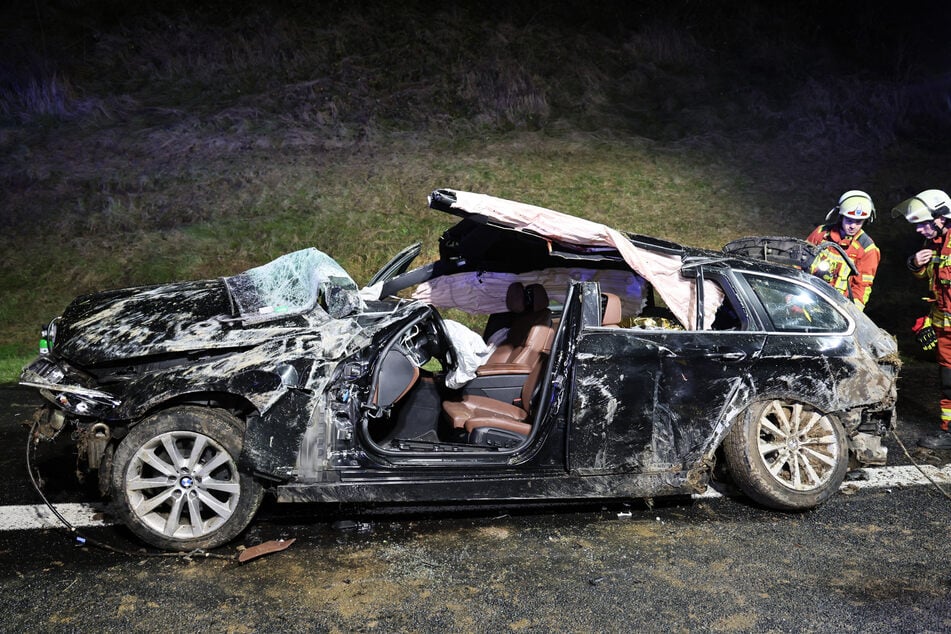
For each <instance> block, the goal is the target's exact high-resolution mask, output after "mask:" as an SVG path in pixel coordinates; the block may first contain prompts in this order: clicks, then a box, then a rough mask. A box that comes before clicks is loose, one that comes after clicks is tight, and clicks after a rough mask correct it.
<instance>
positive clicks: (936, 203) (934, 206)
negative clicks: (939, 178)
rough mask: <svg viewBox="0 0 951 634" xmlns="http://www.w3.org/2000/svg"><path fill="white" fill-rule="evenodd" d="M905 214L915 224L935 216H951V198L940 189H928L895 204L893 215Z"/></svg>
mask: <svg viewBox="0 0 951 634" xmlns="http://www.w3.org/2000/svg"><path fill="white" fill-rule="evenodd" d="M899 216H904V217H905V220H907V221H908V222H910V223H911V224H913V225H916V224H918V223H920V222H928V221H929V220H934V219H935V218H951V198H948V195H947V194H946V193H944V192H943V191H941V190H940V189H926V190H925V191H923V192H921V193H919V194H918V195H917V196H912V197H911V198H909V199H908V200H903V201H902V202H900V203H898V204H897V205H895V208H894V209H892V217H894V218H898V217H899Z"/></svg>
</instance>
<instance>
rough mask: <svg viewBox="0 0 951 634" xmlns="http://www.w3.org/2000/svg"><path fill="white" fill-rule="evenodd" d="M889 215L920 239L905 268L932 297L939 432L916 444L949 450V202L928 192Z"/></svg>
mask: <svg viewBox="0 0 951 634" xmlns="http://www.w3.org/2000/svg"><path fill="white" fill-rule="evenodd" d="M892 215H893V216H895V217H896V218H897V217H898V216H904V217H905V220H907V221H908V222H910V223H911V224H913V225H914V226H915V231H917V232H918V233H919V234H920V235H921V236H922V237H923V238H924V245H923V248H922V249H920V250H919V251H916V252H915V253H914V254H912V255H911V256H910V257H909V258H908V261H907V264H908V268H909V269H911V272H912V274H914V276H915V277H917V278H921V279H926V280H928V286H929V287H930V289H931V292H932V293H933V296H934V297H933V299H934V302H933V303H932V305H931V312H930V313H929V315H928V317H929V318H930V320H931V327H932V328H933V329H934V337H935V338H936V339H937V356H938V368H939V372H940V377H941V428H940V430H939V431H938V433H937V434H934V435H931V436H924V437H922V438H920V439H919V440H918V444H919V445H920V446H922V447H926V448H928V449H951V232H949V231H948V229H949V228H951V199H949V198H948V195H947V194H946V193H944V192H943V191H941V190H940V189H928V190H925V191H923V192H921V193H920V194H918V195H917V196H913V197H911V198H909V199H908V200H905V201H903V202H901V203H899V204H898V205H897V206H896V207H895V208H894V209H893V210H892ZM919 341H921V338H920V334H919ZM931 343H932V344H933V340H932V342H931ZM924 347H926V348H927V347H928V346H924Z"/></svg>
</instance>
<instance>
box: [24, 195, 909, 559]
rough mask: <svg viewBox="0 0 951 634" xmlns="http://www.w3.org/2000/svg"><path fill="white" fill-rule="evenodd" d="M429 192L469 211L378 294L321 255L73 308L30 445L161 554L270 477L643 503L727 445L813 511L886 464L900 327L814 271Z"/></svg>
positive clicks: (353, 488) (34, 367) (301, 495)
mask: <svg viewBox="0 0 951 634" xmlns="http://www.w3.org/2000/svg"><path fill="white" fill-rule="evenodd" d="M429 205H430V207H432V208H433V209H435V210H438V211H441V212H446V213H448V214H452V215H455V216H458V217H459V221H458V223H457V224H455V225H454V226H452V227H451V228H449V229H448V230H447V231H445V233H444V234H443V236H442V238H441V239H440V243H439V258H438V259H437V260H436V261H434V262H431V263H428V264H426V265H424V266H421V267H418V268H413V269H411V268H410V265H411V262H412V260H413V259H414V258H415V256H416V255H418V254H419V252H420V247H419V245H415V246H414V247H411V248H409V249H407V250H406V251H404V252H403V253H401V254H400V255H399V256H398V257H397V258H396V259H395V260H394V261H392V262H391V263H390V264H389V265H387V266H386V267H384V269H383V270H382V271H381V272H380V273H379V274H377V276H375V277H374V278H373V279H372V280H370V282H369V284H367V285H366V286H365V287H363V288H360V287H359V286H358V284H357V283H356V282H355V281H354V280H353V279H352V278H351V277H350V276H349V275H348V274H347V273H346V271H344V270H343V269H342V268H341V267H340V266H339V265H338V264H337V263H336V262H335V261H334V260H333V259H331V258H330V257H329V256H327V255H325V254H323V253H321V252H320V251H317V250H316V249H305V250H302V251H298V252H295V253H290V254H287V255H284V256H283V257H280V258H278V259H277V260H275V261H273V262H271V263H269V264H265V265H263V266H260V267H257V268H253V269H251V270H249V271H245V272H243V273H239V274H237V275H233V276H230V277H224V278H221V279H214V280H204V281H195V282H179V283H172V284H164V285H159V286H150V287H142V288H129V289H122V290H114V291H108V292H104V293H96V294H91V295H84V296H81V297H79V298H77V299H76V300H75V301H73V302H72V303H71V304H70V305H69V306H68V307H67V308H66V310H65V311H64V312H63V314H62V315H61V316H60V317H57V318H56V319H54V320H53V321H52V322H50V324H49V326H48V327H47V328H46V329H45V331H44V333H43V338H42V343H41V354H40V356H39V357H38V358H37V359H36V360H35V361H34V362H33V363H31V364H30V365H29V366H27V367H26V368H25V369H24V370H23V373H22V376H21V381H20V382H21V384H22V385H26V386H31V387H33V388H36V389H38V390H39V392H40V393H41V394H42V396H43V397H44V399H45V400H46V401H47V402H48V404H46V405H44V407H43V408H42V409H41V411H40V412H38V414H37V416H36V417H35V419H34V422H33V424H32V428H33V431H32V434H33V436H34V438H36V439H52V438H54V437H56V436H57V435H58V434H59V433H60V432H62V431H63V430H69V432H70V435H71V438H73V439H75V442H76V443H77V446H78V455H79V461H80V464H79V467H80V468H81V470H82V471H84V472H93V473H96V474H97V475H98V482H99V488H100V491H101V493H102V494H103V495H105V496H108V497H109V498H111V500H112V502H113V509H114V512H115V513H116V514H117V515H118V516H119V517H120V518H121V519H122V520H123V521H124V523H125V524H126V525H128V527H129V528H130V529H131V530H132V531H133V532H134V533H135V534H137V535H138V536H139V537H140V538H141V539H143V540H144V541H145V542H148V543H149V544H152V545H154V546H156V547H159V548H163V549H172V550H190V549H195V548H210V547H216V546H219V545H222V544H224V543H226V542H228V541H230V540H231V539H233V538H234V537H235V536H237V535H238V534H239V533H240V532H241V531H242V530H243V529H244V528H245V527H246V526H247V525H248V523H249V522H250V521H251V519H252V517H253V516H254V514H255V511H256V510H257V509H258V506H259V505H260V503H261V501H262V497H263V495H264V494H265V492H270V493H272V494H273V495H274V496H276V498H277V499H278V500H279V501H291V502H334V503H341V502H344V503H404V504H405V503H411V504H412V503H423V502H425V503H430V502H439V501H471V502H478V501H490V500H508V501H513V500H515V501H518V500H526V501H527V500H538V499H586V498H588V499H590V498H615V499H618V498H651V497H655V496H662V495H683V494H691V493H698V492H702V491H704V489H705V488H706V487H707V486H708V484H709V483H710V481H711V479H712V477H713V474H714V468H715V466H716V465H717V461H718V460H719V461H720V464H721V465H725V467H726V469H725V470H726V471H727V472H728V473H729V475H730V477H731V478H732V479H733V481H734V482H735V483H736V485H738V487H739V488H740V489H741V490H742V491H743V492H745V493H746V494H747V495H748V496H749V497H751V498H752V499H753V500H755V501H756V502H759V503H761V504H764V505H766V506H769V507H772V508H776V509H784V510H798V509H808V508H812V507H814V506H816V505H818V504H820V503H822V502H823V501H825V500H826V499H828V498H829V497H830V496H832V495H833V494H834V493H835V491H836V490H837V489H838V487H839V485H840V484H841V483H842V481H843V479H844V477H845V474H846V472H847V470H848V469H849V468H850V467H856V466H859V465H869V464H883V463H884V462H885V459H886V449H885V447H884V446H883V445H882V437H883V435H884V434H885V433H887V431H888V430H890V429H891V428H892V427H893V426H894V424H895V412H894V406H895V399H896V379H897V374H898V358H897V349H896V344H895V341H894V339H893V337H891V336H890V335H889V334H888V333H886V332H885V331H883V330H882V329H880V328H878V327H877V326H876V325H875V324H874V323H873V322H872V321H871V320H870V319H869V318H868V317H867V316H866V315H864V314H863V313H862V312H860V311H858V310H857V309H856V308H855V307H854V306H853V305H852V304H851V303H850V302H849V301H847V300H846V299H845V298H843V297H842V296H841V295H839V294H838V293H836V292H835V291H834V289H832V288H831V287H830V286H828V285H827V284H826V283H825V282H822V281H821V280H819V279H818V278H816V277H813V276H811V275H809V274H808V273H806V272H804V271H802V270H800V269H801V267H797V266H788V265H786V264H781V263H776V262H769V261H766V260H768V259H769V258H765V259H764V258H761V257H755V249H754V250H753V251H754V253H752V254H751V253H745V254H744V253H742V252H741V251H742V249H730V250H727V251H723V252H713V251H702V250H697V249H691V248H687V247H683V246H680V245H677V244H674V243H670V242H666V241H662V240H658V239H653V238H648V237H644V236H638V235H632V234H625V233H621V232H619V231H616V230H614V229H611V228H609V227H605V226H603V225H600V224H597V223H593V222H590V221H587V220H583V219H580V218H575V217H572V216H568V215H566V214H561V213H558V212H555V211H551V210H548V209H543V208H540V207H534V206H531V205H526V204H522V203H517V202H513V201H508V200H503V199H499V198H494V197H491V196H486V195H481V194H474V193H469V192H462V191H452V190H437V191H435V192H433V193H432V194H431V195H430V196H429ZM764 248H765V247H764ZM450 308H452V309H456V310H455V311H451V312H452V314H453V315H456V316H459V315H463V316H471V317H472V323H475V324H477V326H476V327H475V328H478V329H479V330H481V332H476V330H475V329H474V327H473V326H472V325H471V324H470V325H465V324H463V323H461V321H466V318H464V317H459V319H460V320H461V321H456V320H453V319H448V318H447V317H446V316H445V315H444V314H443V313H445V312H447V311H446V309H450ZM440 311H443V312H440ZM720 471H721V470H720V469H718V470H717V473H719V472H720ZM315 509H316V510H315V512H318V513H319V506H317V507H315Z"/></svg>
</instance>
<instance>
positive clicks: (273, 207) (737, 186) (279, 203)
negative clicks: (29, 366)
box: [0, 0, 951, 353]
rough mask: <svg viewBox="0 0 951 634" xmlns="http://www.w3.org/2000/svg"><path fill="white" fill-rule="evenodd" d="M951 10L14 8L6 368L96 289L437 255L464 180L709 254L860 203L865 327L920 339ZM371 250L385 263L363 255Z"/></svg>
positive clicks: (737, 0)
mask: <svg viewBox="0 0 951 634" xmlns="http://www.w3.org/2000/svg"><path fill="white" fill-rule="evenodd" d="M880 5H881V6H880ZM947 14H948V10H947V9H946V8H945V7H944V4H943V3H938V2H935V3H903V4H900V5H899V4H897V3H888V4H885V3H862V2H841V3H827V2H819V1H815V0H808V1H804V2H795V3H785V4H781V5H775V4H774V3H756V2H752V1H751V0H745V1H744V0H728V1H723V2H697V1H691V0H669V1H666V2H660V1H647V2H636V3H634V2H622V1H607V2H581V1H577V2H537V1H534V0H529V1H527V2H518V3H511V2H501V1H494V0H493V1H487V2H478V3H474V2H473V3H466V2H457V3H451V2H450V3H446V2H441V3H437V2H425V1H416V2H413V1H410V2H403V3H400V4H399V5H397V4H395V3H375V2H343V1H339V2H303V1H299V2H281V3H278V2H273V3H251V2H223V1H222V2H184V1H177V2H176V1H173V2H162V3H135V2H133V3H128V2H118V1H112V0H98V1H97V0H90V1H79V0H58V1H57V0H47V1H43V0H38V1H37V2H31V3H10V4H9V5H8V6H5V8H3V9H0V50H2V51H3V55H2V56H0V228H2V235H3V237H2V238H0V240H2V244H0V247H2V250H3V253H4V255H3V256H0V257H2V260H0V264H2V267H3V270H4V273H3V274H2V275H3V278H2V279H0V289H2V291H3V299H2V300H0V353H2V352H4V351H7V352H9V351H11V350H13V351H21V350H25V349H26V347H27V345H28V342H31V341H32V338H33V335H32V333H33V331H34V330H35V327H36V325H37V323H41V322H43V321H45V320H46V319H48V318H49V316H51V315H52V314H55V313H56V312H58V310H60V309H61V308H62V305H63V303H64V302H65V301H68V299H69V298H70V297H72V295H74V294H75V293H76V292H81V291H85V290H91V289H93V288H101V287H105V286H117V285H128V284H135V283H145V282H152V281H160V280H165V279H169V278H175V277H196V276H207V275H219V274H222V273H224V272H232V271H234V270H236V269H238V268H240V267H243V266H245V265H250V264H255V263H260V262H261V261H264V260H266V259H270V258H271V257H273V256H275V255H277V254H279V253H280V252H283V251H285V250H288V249H290V248H293V247H296V246H299V245H300V244H311V243H313V244H315V245H316V246H318V247H319V248H321V249H323V250H326V251H329V252H331V253H333V254H334V255H336V256H337V257H339V258H340V259H341V261H342V262H343V263H344V264H345V265H346V266H348V267H350V268H351V269H352V270H354V271H355V273H356V274H357V276H358V277H359V276H360V275H364V276H365V275H369V273H371V272H372V271H373V270H374V269H375V267H376V266H377V265H378V264H380V263H381V262H382V261H384V260H385V259H386V256H387V254H388V253H391V252H392V251H394V250H395V248H396V247H398V246H402V245H403V244H405V242H406V241H408V240H409V239H410V238H411V237H423V238H426V239H430V240H434V239H435V236H438V233H439V231H440V230H441V226H442V225H439V224H438V222H433V219H432V217H431V216H429V215H426V214H425V210H422V207H423V201H424V196H425V194H426V193H427V191H428V190H430V189H432V188H434V187H439V186H447V185H448V186H456V187H460V188H469V189H478V190H481V191H485V192H486V193H492V194H495V195H500V196H505V197H510V198H520V199H523V200H526V201H528V202H534V203H536V204H543V205H548V206H551V207H554V208H557V209H562V210H564V211H567V212H570V213H578V214H581V215H586V216H589V217H593V218H596V219H599V220H604V221H608V222H610V223H612V224H615V225H617V226H619V227H621V228H624V229H629V230H634V231H639V232H642V233H649V234H655V235H660V236H663V237H667V238H671V239H675V240H678V241H682V242H685V243H688V244H697V245H700V246H707V247H714V248H718V247H719V246H720V245H721V244H722V243H723V242H725V241H726V240H728V239H731V238H733V237H737V236H740V235H746V234H750V233H771V234H780V233H788V234H793V235H805V233H806V232H807V231H808V230H809V229H810V228H811V226H812V225H813V224H814V223H816V222H818V221H819V220H821V219H822V217H823V216H824V215H825V212H826V210H828V209H829V207H831V206H832V204H834V202H835V199H836V198H837V196H838V195H839V194H840V193H841V192H842V191H844V190H846V189H852V188H856V187H858V188H862V189H865V190H867V191H869V192H870V193H871V194H872V195H873V197H874V198H875V200H876V203H877V205H878V207H879V211H880V212H883V213H881V218H880V220H879V221H878V222H876V223H875V224H874V225H872V226H871V227H870V233H872V235H873V236H874V237H875V238H876V239H877V240H878V242H879V243H880V245H881V246H882V249H883V251H884V252H885V253H886V258H885V263H884V264H883V269H882V273H881V274H880V283H879V284H878V285H877V286H876V291H875V295H874V296H873V300H872V303H871V305H870V312H871V313H873V316H875V317H876V318H877V319H879V320H880V321H882V323H884V324H885V325H887V326H889V327H895V328H904V325H903V324H902V323H900V320H898V319H897V318H895V317H893V316H892V315H893V314H895V313H896V312H897V311H902V313H903V314H904V313H905V312H907V310H908V309H907V306H906V304H907V302H908V301H910V300H909V298H910V297H911V296H912V295H914V294H915V293H917V291H914V290H912V291H910V290H909V289H908V287H909V284H908V283H907V282H908V281H907V279H906V277H905V274H904V272H903V271H902V270H901V267H900V263H901V260H902V258H903V256H904V253H905V252H906V251H907V250H908V249H909V248H910V246H909V245H912V244H913V236H912V234H911V231H910V229H909V228H908V227H907V226H905V225H902V224H900V223H898V222H891V221H889V220H887V219H885V218H886V217H887V211H888V209H890V207H891V206H892V205H893V204H894V203H896V202H898V201H899V200H900V199H902V198H904V197H905V196H907V195H910V194H912V193H914V192H916V191H918V190H921V189H924V188H927V187H945V188H951V182H948V180H949V173H948V170H947V169H946V167H945V165H946V163H947V160H948V153H949V152H948V150H947V149H946V147H945V144H946V140H947V139H949V138H951V109H949V106H948V104H949V99H951V46H948V44H947V35H946V34H945V33H944V31H945V30H946V27H947V24H948V19H947V18H948V15H947ZM344 219H346V220H347V222H341V221H342V220H344ZM367 234H371V235H373V236H374V241H375V242H374V244H378V245H379V253H376V252H372V253H369V254H367V253H365V252H363V250H354V249H353V246H352V245H353V244H355V243H358V241H363V240H364V239H365V236H366V235H367ZM357 251H359V252H357ZM38 254H43V256H42V257H37V256H38ZM908 293H911V294H910V295H908V296H907V297H906V295H905V294H908ZM919 294H920V293H919ZM915 301H917V300H915ZM916 309H917V307H916ZM25 342H27V343H25ZM30 345H31V344H30Z"/></svg>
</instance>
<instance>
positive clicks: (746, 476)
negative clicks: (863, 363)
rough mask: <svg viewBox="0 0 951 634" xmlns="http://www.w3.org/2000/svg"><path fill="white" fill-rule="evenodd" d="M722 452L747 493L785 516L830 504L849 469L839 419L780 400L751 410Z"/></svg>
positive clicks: (728, 465)
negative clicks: (787, 513)
mask: <svg viewBox="0 0 951 634" xmlns="http://www.w3.org/2000/svg"><path fill="white" fill-rule="evenodd" d="M723 453H724V457H725V458H726V463H727V468H728V470H729V472H730V475H731V476H732V478H733V481H734V483H735V484H736V485H737V486H738V487H739V488H740V490H741V491H743V493H745V494H746V495H747V496H749V497H750V498H751V499H752V500H754V501H755V502H758V503H760V504H762V505H764V506H767V507H770V508H774V509H779V510H783V511H802V510H806V509H811V508H815V507H816V506H818V505H820V504H822V503H823V502H825V501H826V500H828V499H829V498H830V497H832V496H833V495H834V494H835V492H836V491H838V489H839V486H840V485H841V484H842V481H843V480H844V479H845V474H846V471H847V470H848V465H849V449H848V444H847V442H846V437H845V431H844V430H843V429H842V424H841V423H840V422H839V420H838V419H837V418H836V417H835V416H833V415H831V414H823V413H822V412H819V411H817V410H816V409H814V408H812V407H810V406H808V405H805V404H803V403H797V402H789V401H784V400H780V399H774V400H770V401H764V402H761V403H756V404H754V405H752V406H750V407H749V408H747V409H746V410H745V411H744V412H743V413H742V414H741V415H740V416H739V418H738V420H737V421H736V422H735V423H734V425H733V427H732V429H731V430H730V431H729V433H728V434H727V436H726V438H725V439H724V441H723Z"/></svg>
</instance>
